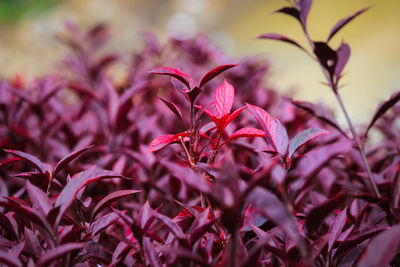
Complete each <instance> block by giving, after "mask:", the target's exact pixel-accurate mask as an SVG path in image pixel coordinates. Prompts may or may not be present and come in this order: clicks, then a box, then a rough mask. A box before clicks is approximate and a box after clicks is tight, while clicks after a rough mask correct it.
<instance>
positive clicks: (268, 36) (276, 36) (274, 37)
mask: <svg viewBox="0 0 400 267" xmlns="http://www.w3.org/2000/svg"><path fill="white" fill-rule="evenodd" d="M258 38H260V39H271V40H278V41H282V42H285V43H289V44H292V45H294V46H297V47H298V48H300V49H301V50H303V51H306V50H305V49H304V48H303V47H302V46H301V45H299V44H298V43H297V42H296V41H294V40H292V39H290V38H288V37H286V36H284V35H281V34H278V33H265V34H261V35H259V36H258Z"/></svg>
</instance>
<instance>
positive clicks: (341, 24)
mask: <svg viewBox="0 0 400 267" xmlns="http://www.w3.org/2000/svg"><path fill="white" fill-rule="evenodd" d="M368 9H369V7H366V8H363V9H361V10H359V11H357V12H356V13H354V14H353V15H351V16H348V17H346V18H344V19H341V20H340V21H339V22H338V23H336V24H335V26H333V28H332V29H331V31H330V33H329V36H328V39H327V40H326V41H327V42H329V40H330V39H332V37H333V36H335V34H336V33H337V32H338V31H340V29H342V28H343V27H344V26H346V24H347V23H349V22H350V21H352V20H353V19H354V18H356V17H357V16H359V15H361V14H362V13H364V12H365V11H367V10H368Z"/></svg>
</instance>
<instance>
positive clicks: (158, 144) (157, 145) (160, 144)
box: [145, 133, 189, 153]
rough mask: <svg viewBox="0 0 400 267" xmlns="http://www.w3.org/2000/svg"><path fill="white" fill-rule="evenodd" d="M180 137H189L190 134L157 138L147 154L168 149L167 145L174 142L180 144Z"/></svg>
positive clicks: (152, 142)
mask: <svg viewBox="0 0 400 267" xmlns="http://www.w3.org/2000/svg"><path fill="white" fill-rule="evenodd" d="M180 136H182V137H185V136H189V134H188V133H179V134H175V135H173V134H165V135H161V136H159V137H157V138H156V139H154V140H153V141H151V143H150V145H149V147H148V148H147V150H146V152H145V153H150V152H154V151H157V150H160V149H161V148H164V147H166V146H167V145H169V144H171V143H173V142H178V141H179V137H180Z"/></svg>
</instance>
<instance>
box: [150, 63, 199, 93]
mask: <svg viewBox="0 0 400 267" xmlns="http://www.w3.org/2000/svg"><path fill="white" fill-rule="evenodd" d="M150 73H152V74H160V75H167V76H171V77H173V78H175V79H178V80H179V81H181V82H182V83H183V84H184V85H185V86H186V87H187V89H188V91H190V90H191V89H192V88H193V80H192V78H191V77H190V76H189V75H187V74H185V73H183V72H181V71H179V70H177V69H172V68H167V67H161V68H157V69H154V70H152V71H150Z"/></svg>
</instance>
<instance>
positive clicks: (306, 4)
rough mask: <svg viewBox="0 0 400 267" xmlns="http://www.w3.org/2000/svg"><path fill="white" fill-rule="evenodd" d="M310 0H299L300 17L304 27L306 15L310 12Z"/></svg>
mask: <svg viewBox="0 0 400 267" xmlns="http://www.w3.org/2000/svg"><path fill="white" fill-rule="evenodd" d="M311 5H312V0H300V19H301V24H302V25H303V27H304V28H306V25H307V17H308V13H309V12H310V9H311Z"/></svg>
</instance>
